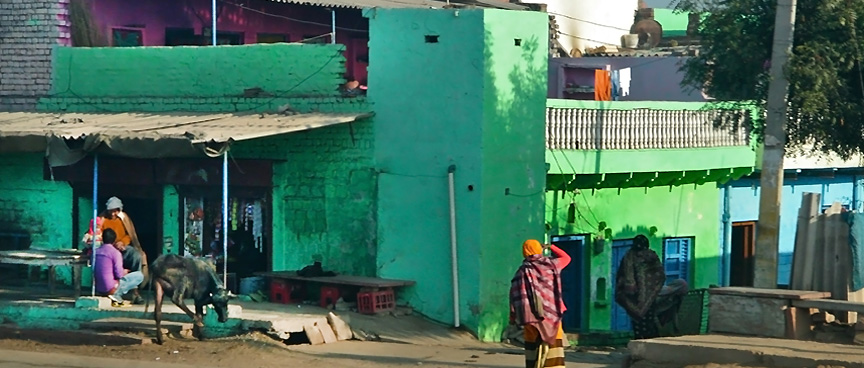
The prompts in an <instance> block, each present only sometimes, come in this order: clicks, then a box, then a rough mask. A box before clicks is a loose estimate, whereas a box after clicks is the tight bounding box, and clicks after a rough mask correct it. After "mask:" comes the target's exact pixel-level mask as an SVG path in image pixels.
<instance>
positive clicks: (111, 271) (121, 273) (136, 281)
mask: <svg viewBox="0 0 864 368" xmlns="http://www.w3.org/2000/svg"><path fill="white" fill-rule="evenodd" d="M116 241H117V233H115V232H114V230H111V229H105V230H104V231H103V232H102V246H100V247H99V248H97V249H96V265H95V267H94V274H95V276H96V292H97V293H99V294H100V295H107V296H108V299H111V305H112V306H115V307H119V306H123V305H124V304H123V296H124V295H126V293H128V292H129V291H130V290H132V289H134V288H136V287H138V285H140V284H141V282H143V281H144V274H143V273H142V272H141V271H134V272H129V270H124V269H123V254H122V253H121V250H120V249H118V248H117V245H115V242H116ZM120 246H122V245H120Z"/></svg>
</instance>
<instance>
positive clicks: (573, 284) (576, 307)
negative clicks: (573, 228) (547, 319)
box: [552, 235, 585, 332]
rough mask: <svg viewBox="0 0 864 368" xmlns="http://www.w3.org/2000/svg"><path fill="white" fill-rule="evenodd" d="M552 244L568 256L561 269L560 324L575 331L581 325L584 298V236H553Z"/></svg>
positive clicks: (570, 330)
mask: <svg viewBox="0 0 864 368" xmlns="http://www.w3.org/2000/svg"><path fill="white" fill-rule="evenodd" d="M552 244H555V245H556V246H557V247H558V248H561V250H563V251H564V252H565V253H567V255H569V256H570V265H568V266H567V267H565V268H564V269H563V270H561V293H562V294H563V295H562V296H563V297H564V305H565V306H566V307H567V311H566V312H564V320H563V321H562V325H563V327H564V331H567V332H576V331H579V330H580V329H581V327H582V308H583V307H582V303H583V301H584V300H585V298H584V290H585V289H584V288H583V285H584V284H585V278H584V277H583V275H584V274H585V267H584V262H583V259H584V257H583V255H584V254H585V237H584V236H578V235H563V236H553V237H552Z"/></svg>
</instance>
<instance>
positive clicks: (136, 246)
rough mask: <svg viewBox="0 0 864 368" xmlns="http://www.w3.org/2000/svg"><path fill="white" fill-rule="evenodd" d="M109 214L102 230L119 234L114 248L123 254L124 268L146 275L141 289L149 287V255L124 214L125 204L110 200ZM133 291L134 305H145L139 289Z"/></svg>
mask: <svg viewBox="0 0 864 368" xmlns="http://www.w3.org/2000/svg"><path fill="white" fill-rule="evenodd" d="M105 207H106V208H107V210H108V211H107V214H106V216H105V220H104V221H103V222H102V230H103V231H104V230H105V229H111V230H114V233H115V234H117V240H116V241H115V243H114V246H115V247H116V248H117V249H118V250H120V251H121V253H122V254H123V268H124V269H126V270H127V271H128V272H135V271H141V273H143V274H144V282H142V283H141V285H140V287H144V286H145V285H147V282H148V280H149V272H148V269H147V254H146V253H144V250H143V249H142V248H141V243H140V242H138V234H137V233H136V232H135V225H133V224H132V219H131V218H129V215H127V214H126V212H123V202H122V201H121V200H120V198H117V197H111V198H108V202H107V203H106V204H105ZM132 291H133V295H134V296H133V303H136V304H140V303H143V301H144V299H143V298H141V294H140V293H139V292H138V288H135V289H134V290H132Z"/></svg>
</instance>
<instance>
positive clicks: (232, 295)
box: [228, 290, 238, 299]
mask: <svg viewBox="0 0 864 368" xmlns="http://www.w3.org/2000/svg"><path fill="white" fill-rule="evenodd" d="M228 298H229V299H237V298H238V296H237V295H236V294H234V293H232V292H231V291H230V290H229V291H228Z"/></svg>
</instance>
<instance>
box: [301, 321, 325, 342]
mask: <svg viewBox="0 0 864 368" xmlns="http://www.w3.org/2000/svg"><path fill="white" fill-rule="evenodd" d="M303 331H304V332H306V338H308V339H309V343H310V344H312V345H321V344H323V343H324V336H323V335H321V330H319V329H318V326H315V325H307V326H304V327H303Z"/></svg>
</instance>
